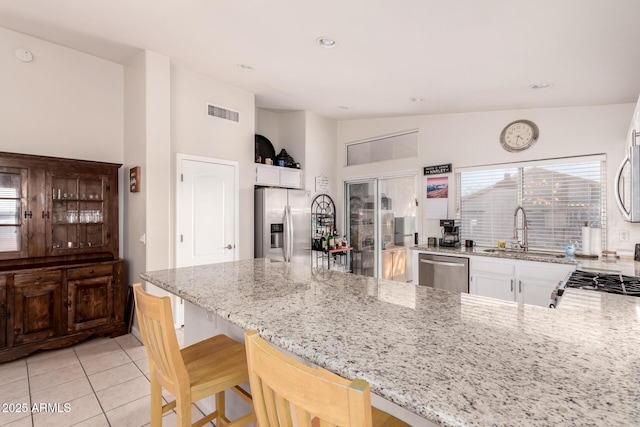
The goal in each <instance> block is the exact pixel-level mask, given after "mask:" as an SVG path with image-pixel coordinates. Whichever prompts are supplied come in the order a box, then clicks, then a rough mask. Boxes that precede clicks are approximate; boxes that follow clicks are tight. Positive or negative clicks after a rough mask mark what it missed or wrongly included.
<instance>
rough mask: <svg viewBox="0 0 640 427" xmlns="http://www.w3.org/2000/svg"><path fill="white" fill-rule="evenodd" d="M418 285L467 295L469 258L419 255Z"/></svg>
mask: <svg viewBox="0 0 640 427" xmlns="http://www.w3.org/2000/svg"><path fill="white" fill-rule="evenodd" d="M419 259H420V263H419V264H420V267H419V270H418V284H419V285H422V286H429V287H432V288H437V289H446V290H447V291H452V292H464V293H469V258H463V257H454V256H444V255H432V254H420V256H419Z"/></svg>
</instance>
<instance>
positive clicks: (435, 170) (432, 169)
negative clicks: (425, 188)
mask: <svg viewBox="0 0 640 427" xmlns="http://www.w3.org/2000/svg"><path fill="white" fill-rule="evenodd" d="M451 165H452V164H451V163H447V164H444V165H435V166H425V167H424V175H440V174H443V173H451Z"/></svg>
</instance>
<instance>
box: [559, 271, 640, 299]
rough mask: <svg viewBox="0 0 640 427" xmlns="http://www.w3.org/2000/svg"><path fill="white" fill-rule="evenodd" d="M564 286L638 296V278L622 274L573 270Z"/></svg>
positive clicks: (639, 281)
mask: <svg viewBox="0 0 640 427" xmlns="http://www.w3.org/2000/svg"><path fill="white" fill-rule="evenodd" d="M564 288H576V289H587V290H591V291H599V292H608V293H612V294H622V295H629V296H636V297H637V296H640V278H639V277H633V276H624V275H622V274H606V273H595V272H589V271H574V272H573V273H571V276H569V278H568V279H567V282H566V284H565V286H564Z"/></svg>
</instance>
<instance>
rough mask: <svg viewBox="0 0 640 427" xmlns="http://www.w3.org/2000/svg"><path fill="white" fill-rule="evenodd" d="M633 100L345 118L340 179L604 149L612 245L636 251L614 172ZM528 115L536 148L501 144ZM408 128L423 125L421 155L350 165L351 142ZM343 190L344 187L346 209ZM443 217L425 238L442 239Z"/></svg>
mask: <svg viewBox="0 0 640 427" xmlns="http://www.w3.org/2000/svg"><path fill="white" fill-rule="evenodd" d="M633 108H634V105H633V104H621V105H604V106H593V107H579V108H549V109H534V110H513V111H492V112H478V113H464V114H446V115H432V116H411V117H394V118H384V119H370V120H349V121H341V122H338V136H337V141H338V142H337V159H338V163H339V164H340V165H341V166H342V167H339V168H338V179H339V180H340V181H341V182H343V181H344V180H348V179H353V178H356V177H361V176H371V175H372V174H374V175H384V174H385V173H391V172H393V171H397V170H416V171H418V172H419V175H420V176H421V182H422V187H424V177H422V169H421V168H422V167H423V166H428V165H438V164H443V163H453V167H454V168H457V167H464V166H475V165H487V164H495V163H504V162H518V161H526V160H536V159H546V158H553V157H566V156H575V155H587V154H597V153H605V154H606V155H607V179H608V182H607V221H608V247H609V249H614V250H619V251H621V252H622V251H624V252H631V251H632V250H633V246H634V244H635V243H636V242H640V225H639V224H630V223H627V222H624V221H623V219H622V216H621V215H620V213H619V212H618V209H617V206H616V204H615V201H614V200H615V199H614V194H613V180H614V175H615V171H616V169H617V167H618V165H619V163H620V162H621V161H622V158H623V157H624V153H625V138H626V133H627V129H628V125H629V121H630V120H631V114H632V112H633ZM523 118H524V119H529V120H532V121H534V122H535V123H537V124H538V126H539V128H540V138H539V140H538V142H537V143H536V144H535V145H534V146H533V147H532V148H530V149H529V150H527V151H525V152H522V153H509V152H507V151H505V150H503V149H502V147H501V146H500V143H499V135H500V132H501V130H502V129H503V127H504V126H505V125H506V124H508V123H510V122H511V121H513V120H516V119H523ZM409 129H419V155H418V158H414V159H408V160H395V161H389V162H380V163H376V164H373V165H360V166H352V167H343V165H344V164H345V155H344V153H345V148H344V146H345V144H346V143H348V142H353V141H359V140H363V139H367V138H371V137H375V136H379V135H387V134H391V133H396V132H400V131H404V130H409ZM449 191H450V192H449V215H448V216H449V217H450V218H453V217H455V212H454V201H455V197H456V194H455V183H454V181H453V175H451V176H450V181H449ZM342 198H343V189H342V186H341V187H340V188H339V201H340V203H341V206H342ZM419 201H420V208H419V211H422V209H423V206H424V188H421V189H420V198H419ZM620 229H625V230H629V231H630V232H631V239H630V240H629V242H626V243H623V242H620V241H619V239H618V230H620ZM439 235H440V227H439V225H438V221H437V220H423V221H422V230H421V233H420V242H422V243H424V242H426V239H427V237H428V236H439Z"/></svg>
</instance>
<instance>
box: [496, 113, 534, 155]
mask: <svg viewBox="0 0 640 427" xmlns="http://www.w3.org/2000/svg"><path fill="white" fill-rule="evenodd" d="M538 136H539V131H538V126H536V124H535V123H533V122H532V121H530V120H516V121H515V122H511V123H509V124H508V125H507V126H505V128H504V129H503V130H502V133H501V134H500V144H501V145H502V148H504V149H505V150H507V151H512V152H517V151H522V150H526V149H527V148H529V147H531V146H532V145H533V144H534V143H535V142H536V141H537V140H538Z"/></svg>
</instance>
